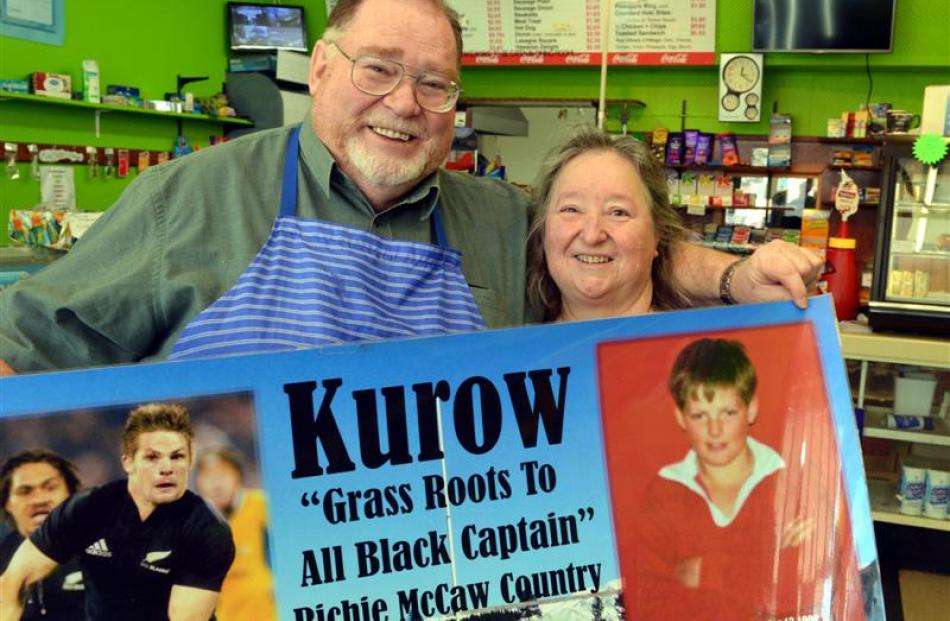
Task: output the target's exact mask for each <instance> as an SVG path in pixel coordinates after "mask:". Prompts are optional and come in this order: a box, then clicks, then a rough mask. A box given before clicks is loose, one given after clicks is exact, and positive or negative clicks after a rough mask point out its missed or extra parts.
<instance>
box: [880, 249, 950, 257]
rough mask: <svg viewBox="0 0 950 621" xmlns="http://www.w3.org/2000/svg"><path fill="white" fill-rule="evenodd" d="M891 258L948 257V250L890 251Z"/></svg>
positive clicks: (949, 255) (949, 251) (949, 254)
mask: <svg viewBox="0 0 950 621" xmlns="http://www.w3.org/2000/svg"><path fill="white" fill-rule="evenodd" d="M891 256H901V257H908V256H911V257H944V258H947V257H950V250H921V251H919V252H898V251H896V250H892V251H891Z"/></svg>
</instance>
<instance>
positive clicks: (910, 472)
mask: <svg viewBox="0 0 950 621" xmlns="http://www.w3.org/2000/svg"><path fill="white" fill-rule="evenodd" d="M926 479H927V471H926V470H925V469H924V468H915V467H913V466H908V465H907V464H901V482H900V488H899V489H898V492H897V501H898V505H897V510H898V511H900V512H901V513H905V514H907V515H920V514H922V513H923V512H924V494H925V493H926V491H927V484H926Z"/></svg>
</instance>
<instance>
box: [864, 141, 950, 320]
mask: <svg viewBox="0 0 950 621" xmlns="http://www.w3.org/2000/svg"><path fill="white" fill-rule="evenodd" d="M882 165H883V179H882V183H883V187H882V191H881V206H880V208H879V209H880V211H879V214H878V224H877V233H876V243H875V249H874V277H873V281H872V287H871V299H870V304H869V317H870V323H871V327H872V328H873V329H874V330H895V331H907V332H918V333H924V334H934V335H938V336H950V158H946V159H944V160H943V161H942V162H941V163H939V164H938V165H937V166H928V165H926V164H923V163H921V162H919V161H918V160H917V159H915V158H914V155H913V138H912V137H906V138H903V137H902V138H897V137H895V138H889V139H888V141H887V142H886V143H885V145H884V151H883V162H882Z"/></svg>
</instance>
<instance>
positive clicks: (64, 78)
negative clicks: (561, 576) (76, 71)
mask: <svg viewBox="0 0 950 621" xmlns="http://www.w3.org/2000/svg"><path fill="white" fill-rule="evenodd" d="M72 92H73V79H72V77H70V76H69V75H68V74H65V73H46V72H45V71H37V72H36V73H34V74H33V94H35V95H45V96H46V97H58V98H60V99H70V98H71V97H72Z"/></svg>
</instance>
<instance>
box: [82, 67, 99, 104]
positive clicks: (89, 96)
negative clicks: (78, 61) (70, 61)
mask: <svg viewBox="0 0 950 621" xmlns="http://www.w3.org/2000/svg"><path fill="white" fill-rule="evenodd" d="M82 99H83V101H90V102H92V103H99V102H100V95H99V63H97V62H96V61H94V60H84V61H82Z"/></svg>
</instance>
